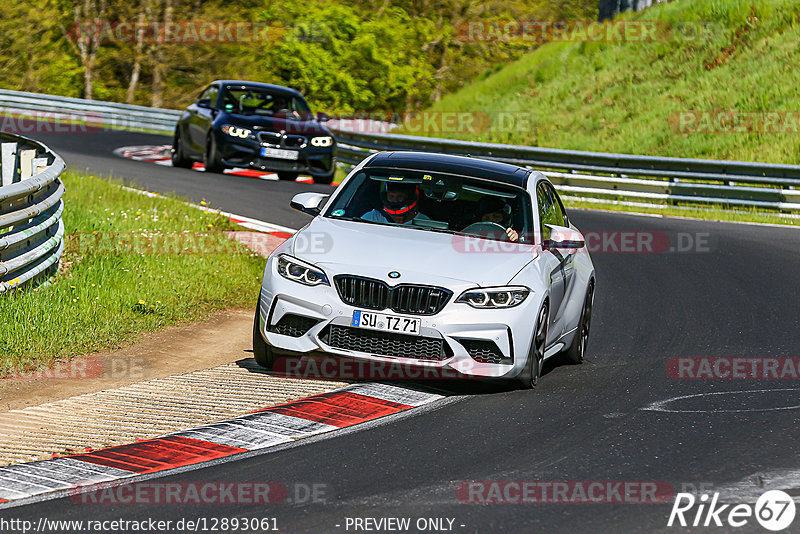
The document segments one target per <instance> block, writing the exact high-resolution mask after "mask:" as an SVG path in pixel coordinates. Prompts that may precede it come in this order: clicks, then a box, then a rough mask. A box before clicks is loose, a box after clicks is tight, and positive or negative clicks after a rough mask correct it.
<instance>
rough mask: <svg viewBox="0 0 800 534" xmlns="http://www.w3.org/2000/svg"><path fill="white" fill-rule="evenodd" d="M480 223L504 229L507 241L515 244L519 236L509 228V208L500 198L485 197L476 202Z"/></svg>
mask: <svg viewBox="0 0 800 534" xmlns="http://www.w3.org/2000/svg"><path fill="white" fill-rule="evenodd" d="M478 217H479V219H478V220H479V221H480V222H492V223H495V224H499V225H500V226H502V227H503V228H505V229H506V235H507V236H508V240H509V241H512V242H514V243H516V242H517V241H519V234H518V233H517V231H516V230H514V229H513V228H512V227H511V206H509V205H508V202H506V201H505V200H503V199H502V198H500V197H495V196H491V195H486V196H484V197H481V199H480V200H479V201H478Z"/></svg>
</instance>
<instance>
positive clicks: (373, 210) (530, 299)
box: [253, 152, 595, 388]
mask: <svg viewBox="0 0 800 534" xmlns="http://www.w3.org/2000/svg"><path fill="white" fill-rule="evenodd" d="M291 205H292V207H294V208H296V209H298V210H300V211H302V212H305V213H307V214H309V215H311V216H313V219H312V220H311V222H310V223H309V224H308V225H306V226H305V227H304V228H302V229H301V230H300V231H299V232H297V233H296V234H294V235H293V236H292V237H291V238H289V239H288V240H286V241H285V242H284V243H283V244H281V245H280V246H279V247H278V248H277V249H276V250H275V251H274V252H273V253H272V255H271V256H270V257H269V259H268V261H267V265H266V269H265V271H264V280H263V283H262V286H261V294H260V297H259V301H258V306H257V308H256V314H255V321H254V326H253V351H254V354H255V359H256V361H257V362H258V363H259V364H260V365H261V366H263V367H267V368H270V367H272V366H273V364H274V363H275V361H276V359H277V358H278V357H279V356H282V355H295V356H296V355H303V354H308V355H313V354H320V353H324V354H332V355H337V356H344V357H348V358H353V359H361V360H373V361H383V362H396V363H401V364H403V365H406V366H410V367H412V368H417V367H420V368H426V369H427V368H436V369H438V370H443V369H447V370H450V371H455V372H456V373H457V375H458V376H464V377H473V378H485V379H515V380H518V381H519V382H521V383H522V385H523V386H524V387H528V388H533V387H535V386H536V384H537V382H538V380H539V377H540V375H541V370H542V365H543V362H544V360H546V359H548V358H551V357H553V356H556V355H558V354H564V355H566V357H567V358H569V359H570V360H572V361H574V362H576V363H579V362H581V361H582V360H583V357H584V353H585V351H586V345H587V341H588V338H589V328H590V326H591V319H592V301H593V297H594V290H595V272H594V266H593V265H592V260H591V258H590V257H589V253H588V252H587V249H586V246H585V242H584V237H583V235H582V234H581V233H580V232H579V231H578V230H577V229H576V228H575V226H573V225H572V224H571V222H570V220H569V217H568V216H567V213H566V211H565V210H564V206H563V205H562V203H561V200H560V199H559V197H558V194H557V193H556V191H555V189H554V188H553V186H552V184H551V183H550V182H549V181H548V179H547V178H546V177H545V176H544V175H543V174H541V173H540V172H537V171H531V170H528V169H523V168H520V167H516V166H513V165H508V164H505V163H498V162H493V161H486V160H481V159H476V158H469V157H461V156H451V155H444V154H433V153H419V152H381V153H377V154H373V155H371V156H370V157H368V158H367V159H365V160H364V161H362V162H361V163H360V164H359V165H358V166H356V167H355V168H354V169H353V170H352V171H351V172H350V173H349V174H348V176H347V178H345V180H344V181H343V182H342V184H341V185H340V186H339V187H338V188H337V189H336V191H335V192H334V193H333V195H331V196H330V197H329V196H328V195H324V194H319V193H302V194H299V195H297V196H295V197H294V199H293V200H292V203H291Z"/></svg>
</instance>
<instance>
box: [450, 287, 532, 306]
mask: <svg viewBox="0 0 800 534" xmlns="http://www.w3.org/2000/svg"><path fill="white" fill-rule="evenodd" d="M530 292H531V290H530V289H528V288H527V287H524V286H504V287H484V288H479V289H468V290H467V291H464V292H463V293H462V294H461V296H459V297H458V298H457V299H456V302H462V303H464V304H469V305H470V306H472V307H473V308H513V307H514V306H519V305H520V304H522V303H523V302H524V301H525V299H526V298H528V295H529V294H530Z"/></svg>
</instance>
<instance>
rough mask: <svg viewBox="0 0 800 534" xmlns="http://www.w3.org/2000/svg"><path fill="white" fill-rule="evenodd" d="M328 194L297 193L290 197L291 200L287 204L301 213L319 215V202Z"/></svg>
mask: <svg viewBox="0 0 800 534" xmlns="http://www.w3.org/2000/svg"><path fill="white" fill-rule="evenodd" d="M329 196H330V195H325V194H323V193H298V194H296V195H295V196H294V198H292V201H291V202H289V206H291V207H292V208H294V209H296V210H297V211H302V212H303V213H308V214H309V215H311V216H313V217H316V216H317V215H319V213H320V211H322V210H321V209H320V207H319V206H320V204H322V202H323V201H324V200H325V199H326V198H328V197H329Z"/></svg>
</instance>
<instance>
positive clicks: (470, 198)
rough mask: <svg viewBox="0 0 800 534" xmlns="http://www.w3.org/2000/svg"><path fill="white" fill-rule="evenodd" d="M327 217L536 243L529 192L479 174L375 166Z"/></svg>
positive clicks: (332, 206) (349, 185)
mask: <svg viewBox="0 0 800 534" xmlns="http://www.w3.org/2000/svg"><path fill="white" fill-rule="evenodd" d="M324 216H325V217H330V218H333V219H341V220H350V221H359V222H365V223H371V224H382V225H390V226H397V225H402V226H405V227H409V228H416V229H421V230H429V231H434V232H447V233H452V234H458V235H474V236H480V237H483V238H488V239H495V240H502V241H515V242H519V243H532V242H533V241H534V239H533V237H532V232H531V230H532V228H533V225H532V217H531V207H530V197H529V195H528V193H527V192H526V191H524V190H523V189H520V188H517V187H514V186H510V185H504V184H498V183H496V182H491V181H487V180H481V179H477V178H471V177H465V176H458V175H451V174H442V173H434V172H426V171H417V170H407V169H385V168H378V167H372V168H368V169H364V170H362V171H360V172H359V173H358V174H357V175H356V176H354V177H352V179H350V180H349V181H348V182H347V183H346V184H345V185H343V186H341V190H340V191H339V194H338V195H337V196H336V198H335V199H333V200H332V202H331V204H330V205H329V206H327V207H326V210H325V213H324Z"/></svg>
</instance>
